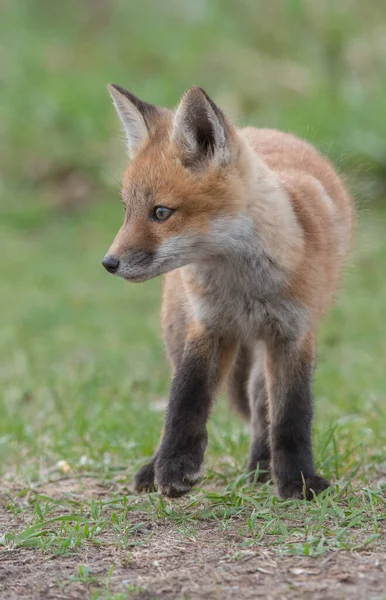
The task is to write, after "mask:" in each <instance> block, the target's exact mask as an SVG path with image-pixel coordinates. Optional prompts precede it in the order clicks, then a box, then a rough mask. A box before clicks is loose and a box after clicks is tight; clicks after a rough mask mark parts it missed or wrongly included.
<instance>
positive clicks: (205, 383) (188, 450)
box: [155, 339, 226, 497]
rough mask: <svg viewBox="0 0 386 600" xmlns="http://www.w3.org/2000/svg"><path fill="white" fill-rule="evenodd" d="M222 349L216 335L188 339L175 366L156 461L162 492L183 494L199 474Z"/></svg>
mask: <svg viewBox="0 0 386 600" xmlns="http://www.w3.org/2000/svg"><path fill="white" fill-rule="evenodd" d="M224 349H225V351H226V347H225V344H224V346H222V342H221V341H220V340H218V339H205V340H201V339H199V340H193V341H188V343H187V346H186V348H185V351H184V355H183V358H182V360H181V362H180V364H179V365H178V367H177V371H176V375H175V377H174V379H173V382H172V386H171V391H170V398H169V405H168V410H167V415H166V422H165V430H164V435H163V439H162V442H161V446H160V448H159V450H158V453H157V459H156V462H155V480H156V485H157V488H158V489H159V491H160V492H161V494H163V495H165V496H171V497H176V496H181V495H182V494H185V493H186V492H188V491H189V490H190V488H191V487H192V486H193V485H194V484H195V483H197V481H198V479H199V477H200V468H201V464H202V462H203V459H204V452H205V448H206V445H207V441H208V435H207V431H206V422H207V420H208V417H209V413H210V408H211V405H212V400H213V395H214V392H215V389H216V385H217V383H218V381H219V377H220V366H219V365H220V360H221V357H222V353H223V350H224Z"/></svg>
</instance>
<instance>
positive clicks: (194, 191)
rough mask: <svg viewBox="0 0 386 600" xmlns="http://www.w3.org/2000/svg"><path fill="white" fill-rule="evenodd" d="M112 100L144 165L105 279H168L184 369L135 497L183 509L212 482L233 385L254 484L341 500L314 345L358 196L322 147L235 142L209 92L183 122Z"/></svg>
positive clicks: (126, 188) (181, 109) (187, 105)
mask: <svg viewBox="0 0 386 600" xmlns="http://www.w3.org/2000/svg"><path fill="white" fill-rule="evenodd" d="M109 91H110V94H111V96H112V99H113V102H114V105H115V108H116V110H117V112H118V115H119V117H120V119H121V121H122V124H123V127H124V130H125V133H126V137H127V143H128V150H129V155H130V158H131V161H130V162H129V165H128V167H127V170H126V172H125V174H124V177H123V190H122V198H123V202H124V204H125V206H126V214H125V219H124V223H123V225H122V227H121V228H120V230H119V231H118V233H117V236H116V237H115V239H114V241H113V243H112V245H111V246H110V248H109V250H108V253H107V255H106V256H105V258H104V259H103V266H104V267H105V268H106V269H107V271H109V272H110V273H113V274H114V275H118V276H119V277H123V278H124V279H126V280H127V281H133V282H140V281H146V280H148V279H151V278H153V277H156V276H158V275H161V274H165V278H164V280H165V282H164V289H163V307H162V321H163V331H164V337H165V342H166V348H167V352H168V356H169V358H170V361H171V364H172V370H173V380H172V384H171V390H170V398H169V404H168V409H167V414H166V421H165V428H164V432H163V437H162V441H161V443H160V446H159V448H158V450H157V451H156V453H155V455H154V457H153V459H152V460H151V462H150V463H149V464H147V465H145V466H144V467H142V469H140V471H139V472H138V473H137V475H136V489H137V490H139V491H141V490H153V489H158V490H159V492H160V493H161V494H164V495H166V496H180V495H181V494H184V493H186V492H187V491H188V490H190V488H191V487H192V486H193V485H194V484H195V483H197V481H198V479H199V476H200V468H201V465H202V462H203V458H204V451H205V448H206V445H207V439H208V436H207V428H206V424H207V420H208V417H209V414H210V410H211V407H212V405H213V402H214V399H215V396H216V393H217V392H218V390H219V388H220V386H221V385H222V384H224V383H227V386H228V391H229V396H230V399H231V402H232V404H233V405H234V406H235V407H236V408H237V409H238V411H239V413H240V414H241V415H242V416H244V417H245V418H246V419H249V420H250V422H251V430H252V435H251V446H250V453H249V460H248V465H247V469H248V471H249V472H250V473H251V477H252V478H254V480H255V481H256V480H259V481H266V480H268V479H271V478H272V479H273V480H274V481H275V483H276V485H277V489H278V493H279V496H280V497H282V498H304V497H305V498H307V499H312V497H313V494H314V493H315V494H318V493H320V492H322V491H323V490H324V489H326V488H327V487H328V486H329V482H328V481H327V480H326V479H324V478H322V477H320V476H319V475H318V474H317V472H316V469H315V465H314V460H313V454H312V443H311V425H312V423H311V422H312V412H313V410H312V403H313V399H312V378H313V370H314V360H315V341H316V333H317V328H318V326H319V324H320V322H321V319H322V317H323V316H324V314H325V313H326V310H327V309H328V308H329V307H330V305H331V303H332V301H333V299H334V294H335V292H336V290H337V286H338V283H339V279H340V275H341V271H342V267H343V264H344V262H345V259H346V257H347V254H348V252H349V249H350V246H351V240H352V233H353V229H354V207H353V202H352V200H351V198H350V195H349V194H348V192H347V191H346V189H345V187H344V185H343V183H342V181H341V179H340V178H339V176H338V175H337V173H336V172H335V170H334V169H333V167H332V166H331V164H330V163H329V161H328V160H327V159H326V158H324V157H323V156H322V155H321V154H319V152H318V151H317V150H316V149H315V148H314V147H313V146H311V145H310V144H309V143H307V142H305V141H302V140H300V139H299V138H297V137H295V136H294V135H290V134H287V133H283V132H280V131H276V130H271V129H254V128H252V127H247V128H243V129H238V128H236V126H235V125H233V124H232V123H231V121H230V120H229V119H228V118H227V117H226V116H225V115H224V113H223V112H222V111H221V110H220V108H219V107H218V106H216V104H215V103H214V102H213V101H212V100H211V99H210V98H209V96H208V95H207V94H206V93H205V92H204V90H202V89H201V88H199V87H193V88H191V89H190V90H189V91H188V92H186V93H185V95H184V96H183V97H182V99H181V101H180V104H179V105H178V107H177V109H176V110H175V111H172V110H168V109H165V108H159V107H156V106H153V105H151V104H148V103H146V102H143V101H141V100H139V99H138V98H137V97H135V96H134V95H133V94H131V93H130V92H128V91H126V90H125V89H123V88H121V87H120V86H118V85H115V84H111V85H110V86H109Z"/></svg>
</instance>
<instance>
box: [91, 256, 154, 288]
mask: <svg viewBox="0 0 386 600" xmlns="http://www.w3.org/2000/svg"><path fill="white" fill-rule="evenodd" d="M154 256H155V255H154V252H148V251H146V250H137V249H134V248H131V249H130V250H126V252H124V253H123V254H122V255H121V256H120V257H117V256H114V255H112V254H106V256H105V257H104V259H103V261H102V265H103V266H104V268H105V269H106V270H107V271H108V272H109V273H111V274H113V275H118V277H123V278H124V279H129V280H133V281H135V280H141V281H145V280H146V279H151V278H152V277H153V276H154V275H155V273H153V267H154Z"/></svg>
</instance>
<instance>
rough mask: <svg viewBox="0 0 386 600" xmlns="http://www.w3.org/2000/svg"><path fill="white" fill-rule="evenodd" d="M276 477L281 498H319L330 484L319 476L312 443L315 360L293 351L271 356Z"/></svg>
mask: <svg viewBox="0 0 386 600" xmlns="http://www.w3.org/2000/svg"><path fill="white" fill-rule="evenodd" d="M268 362H269V378H270V387H269V394H270V403H271V418H272V422H271V452H272V469H273V475H274V478H275V480H276V483H277V486H278V492H279V495H280V496H281V497H282V498H299V499H301V498H306V499H307V500H311V499H312V498H313V492H315V494H319V493H320V492H322V491H323V490H325V489H326V488H327V487H328V486H329V482H328V481H327V480H326V479H323V478H322V477H319V476H318V475H317V473H316V470H315V466H314V461H313V456H312V442H311V424H312V414H313V409H312V375H313V359H312V358H310V357H308V356H307V355H306V353H302V352H300V353H299V352H298V350H297V349H294V348H293V347H285V348H284V347H282V348H279V350H278V349H276V351H275V352H274V353H272V352H271V353H270V356H269V361H268Z"/></svg>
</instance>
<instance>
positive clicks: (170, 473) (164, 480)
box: [155, 454, 201, 498]
mask: <svg viewBox="0 0 386 600" xmlns="http://www.w3.org/2000/svg"><path fill="white" fill-rule="evenodd" d="M200 466H201V461H198V460H197V459H195V458H194V457H193V456H192V455H191V454H180V455H178V456H175V457H167V458H163V457H162V455H160V456H159V457H158V459H157V461H156V465H155V480H156V485H157V489H158V491H159V492H160V493H161V494H162V495H163V496H169V497H170V498H178V496H182V495H183V494H186V492H188V491H189V490H190V489H191V488H192V487H193V486H194V485H195V484H196V483H197V481H198V480H199V478H200Z"/></svg>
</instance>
